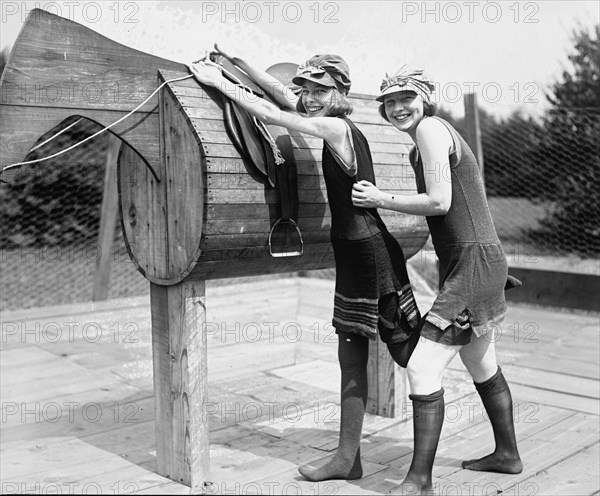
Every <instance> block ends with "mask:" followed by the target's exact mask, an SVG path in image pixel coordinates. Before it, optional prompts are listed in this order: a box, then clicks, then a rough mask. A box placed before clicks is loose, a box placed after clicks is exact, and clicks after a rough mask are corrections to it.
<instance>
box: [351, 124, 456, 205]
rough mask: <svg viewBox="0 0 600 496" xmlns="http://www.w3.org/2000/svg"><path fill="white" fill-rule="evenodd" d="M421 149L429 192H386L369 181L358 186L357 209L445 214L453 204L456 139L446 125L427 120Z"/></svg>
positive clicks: (354, 194) (419, 137) (419, 136)
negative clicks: (452, 165) (452, 159)
mask: <svg viewBox="0 0 600 496" xmlns="http://www.w3.org/2000/svg"><path fill="white" fill-rule="evenodd" d="M417 147H418V149H419V151H420V153H421V157H422V160H423V169H424V170H423V172H424V177H425V190H426V192H425V193H419V194H417V195H403V194H397V193H393V194H390V193H385V192H383V191H381V190H379V189H378V188H377V187H376V186H374V185H373V184H371V183H370V182H368V181H360V182H359V183H357V184H355V185H354V190H353V192H352V202H353V203H354V205H355V206H357V207H363V208H384V209H387V210H395V211H397V212H404V213H407V214H413V215H427V216H430V215H445V214H446V213H448V210H449V209H450V205H451V204H452V182H451V176H450V160H449V152H450V150H451V148H452V136H451V135H450V132H449V131H448V130H447V129H446V128H445V127H444V125H443V124H442V123H440V122H439V121H436V120H435V119H424V120H423V121H422V122H421V123H420V124H419V127H418V128H417Z"/></svg>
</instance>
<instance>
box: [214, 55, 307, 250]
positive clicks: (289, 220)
mask: <svg viewBox="0 0 600 496" xmlns="http://www.w3.org/2000/svg"><path fill="white" fill-rule="evenodd" d="M211 60H213V62H215V63H218V64H219V65H221V67H222V68H223V74H224V76H225V77H227V78H228V79H230V80H231V81H232V82H233V83H235V84H238V85H241V86H243V87H245V88H246V89H247V90H248V91H250V92H252V93H253V94H254V95H256V96H258V97H261V98H264V99H266V100H268V101H270V102H271V103H273V104H275V105H277V103H276V102H275V101H273V100H272V99H271V97H270V96H269V95H268V94H266V93H265V92H263V91H262V89H261V88H259V87H258V86H257V85H256V83H255V82H254V81H253V80H252V79H251V78H250V77H249V76H248V75H247V74H246V73H244V72H243V71H241V70H240V69H238V68H237V67H236V66H235V65H233V64H232V63H231V62H229V61H228V60H227V59H225V58H224V57H220V56H217V57H214V58H213V56H211ZM296 67H297V66H296V65H295V64H291V63H282V64H276V65H274V66H272V67H270V68H269V69H267V71H266V72H268V73H269V74H271V75H272V76H274V77H276V78H277V79H279V80H280V81H281V82H282V83H284V84H289V85H291V79H292V77H293V76H294V75H295V74H296ZM222 98H223V119H224V122H225V127H226V129H227V133H228V135H229V138H230V139H231V142H232V143H233V145H234V147H235V148H236V149H237V151H238V153H239V154H240V156H241V157H242V158H244V159H245V160H246V161H247V162H249V163H250V164H251V165H252V166H253V168H254V170H255V171H256V172H258V173H259V174H260V175H261V176H262V177H263V178H265V180H266V181H267V183H268V185H269V187H272V188H275V189H276V190H278V192H279V196H280V199H281V204H280V207H281V216H280V217H279V218H278V219H276V220H275V221H274V222H272V224H271V229H270V232H269V237H268V242H267V244H268V247H269V253H270V254H271V256H273V257H292V256H299V255H302V253H303V251H304V243H303V240H302V233H301V232H300V229H299V227H298V224H297V221H298V176H297V168H296V161H295V158H294V154H293V148H292V141H291V138H290V136H289V132H288V130H287V129H286V128H284V127H281V126H276V125H265V124H263V123H262V122H260V121H259V120H258V119H256V118H255V117H253V116H252V115H251V114H250V113H248V112H247V111H246V110H244V109H243V108H242V107H241V106H240V105H238V104H236V103H235V102H234V101H232V100H230V99H229V98H227V97H226V96H225V95H223V96H222Z"/></svg>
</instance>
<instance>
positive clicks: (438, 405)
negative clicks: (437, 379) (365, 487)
mask: <svg viewBox="0 0 600 496" xmlns="http://www.w3.org/2000/svg"><path fill="white" fill-rule="evenodd" d="M409 398H410V399H411V400H412V404H413V430H414V451H413V458H412V462H411V464H410V469H409V470H408V474H406V478H405V479H404V481H402V484H400V487H398V488H396V489H394V492H393V494H400V495H417V494H427V495H429V494H431V495H433V481H432V471H433V461H434V459H435V454H436V452H437V447H438V443H439V440H440V434H441V432H442V424H443V423H444V388H442V389H440V390H439V391H436V392H435V393H431V394H427V395H421V394H411V395H409Z"/></svg>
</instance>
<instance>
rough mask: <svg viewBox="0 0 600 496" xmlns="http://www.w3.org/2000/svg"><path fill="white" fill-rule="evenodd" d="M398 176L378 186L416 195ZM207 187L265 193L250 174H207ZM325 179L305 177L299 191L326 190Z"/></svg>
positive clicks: (382, 179)
mask: <svg viewBox="0 0 600 496" xmlns="http://www.w3.org/2000/svg"><path fill="white" fill-rule="evenodd" d="M396 172H398V173H399V174H398V176H396V177H389V176H384V177H380V178H379V179H378V181H377V185H378V187H379V188H380V189H387V190H390V189H393V190H394V191H397V192H399V193H404V194H414V188H413V185H412V184H411V182H409V181H407V180H406V178H404V177H402V176H401V169H400V168H399V167H396ZM206 186H207V188H208V189H209V190H213V189H258V190H259V191H264V190H265V188H264V185H263V184H262V183H260V182H257V181H256V179H255V178H253V177H252V176H250V175H249V174H231V173H228V174H211V173H209V174H207V177H206ZM325 187H326V186H325V179H324V178H322V176H303V177H302V178H301V180H299V181H298V190H299V191H301V190H304V189H321V190H325Z"/></svg>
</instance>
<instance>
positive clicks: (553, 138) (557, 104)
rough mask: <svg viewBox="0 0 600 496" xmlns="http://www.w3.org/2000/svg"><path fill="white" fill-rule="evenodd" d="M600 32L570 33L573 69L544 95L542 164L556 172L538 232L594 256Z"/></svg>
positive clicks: (599, 204)
mask: <svg viewBox="0 0 600 496" xmlns="http://www.w3.org/2000/svg"><path fill="white" fill-rule="evenodd" d="M599 34H600V25H597V26H595V27H594V28H593V30H592V31H591V32H590V31H589V30H586V29H584V28H582V27H581V26H580V27H579V28H578V29H577V30H575V31H574V32H573V42H574V50H573V52H572V53H571V54H570V55H569V57H568V58H569V61H570V62H571V64H572V67H571V68H570V69H565V70H563V73H562V78H561V79H560V80H559V81H557V82H556V83H555V84H554V85H553V86H552V88H551V90H550V93H549V94H548V101H549V102H550V103H551V104H552V107H551V109H550V110H549V111H548V112H547V115H546V117H545V119H544V128H545V131H546V132H545V136H544V142H543V143H542V147H543V150H544V156H545V164H544V165H543V167H544V170H545V171H546V173H547V174H549V171H552V172H554V174H553V176H554V177H553V181H552V185H551V186H552V187H551V188H550V189H549V190H548V191H547V193H546V194H547V197H548V199H552V200H554V202H555V203H554V208H553V209H552V211H551V212H549V213H550V215H549V216H548V217H547V218H546V219H545V220H544V222H543V229H542V230H540V232H538V233H537V236H536V237H537V238H538V239H540V237H541V236H548V235H551V236H552V239H553V242H554V243H556V244H557V245H558V247H561V248H567V249H572V250H575V251H578V252H581V253H584V254H588V255H593V256H597V254H598V252H600V228H599V224H598V219H599V218H600V193H599V191H600V67H599V64H600V39H599ZM574 227H575V229H574ZM569 233H573V234H574V236H570V235H569ZM574 237H575V239H573V238H574Z"/></svg>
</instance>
